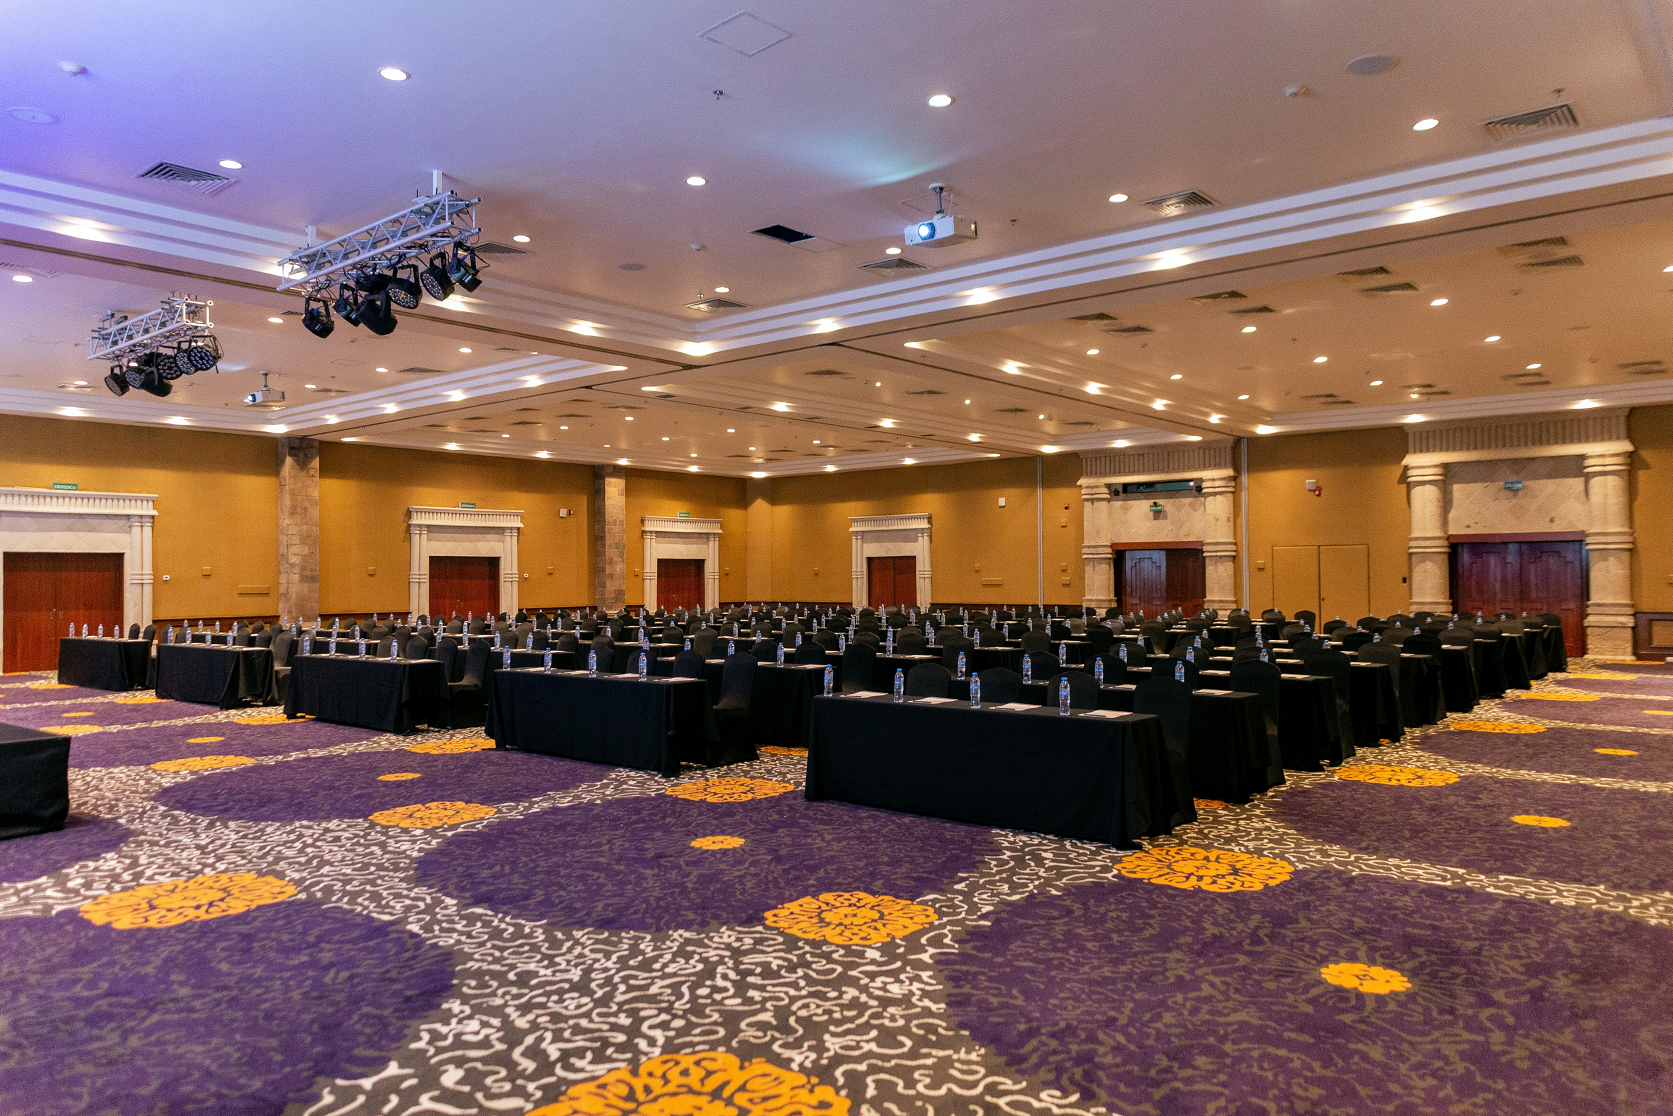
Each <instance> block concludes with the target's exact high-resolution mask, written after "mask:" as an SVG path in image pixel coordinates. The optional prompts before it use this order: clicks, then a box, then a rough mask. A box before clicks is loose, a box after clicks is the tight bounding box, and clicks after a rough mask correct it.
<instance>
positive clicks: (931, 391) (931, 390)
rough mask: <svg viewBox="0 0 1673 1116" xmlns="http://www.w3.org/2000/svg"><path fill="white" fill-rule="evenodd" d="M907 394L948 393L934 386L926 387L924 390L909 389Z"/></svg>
mask: <svg viewBox="0 0 1673 1116" xmlns="http://www.w3.org/2000/svg"><path fill="white" fill-rule="evenodd" d="M906 394H907V395H946V394H947V393H946V392H944V391H936V390H935V389H934V388H924V389H923V390H922V391H909V392H907V393H906Z"/></svg>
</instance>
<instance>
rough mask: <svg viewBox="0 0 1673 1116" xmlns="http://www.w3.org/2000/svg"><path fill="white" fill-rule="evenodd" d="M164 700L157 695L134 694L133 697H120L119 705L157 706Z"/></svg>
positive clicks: (117, 700)
mask: <svg viewBox="0 0 1673 1116" xmlns="http://www.w3.org/2000/svg"><path fill="white" fill-rule="evenodd" d="M162 700H163V699H162V698H160V697H158V696H157V695H156V694H134V695H133V696H132V697H119V698H117V699H116V704H117V705H156V704H157V703H159V702H161V701H162Z"/></svg>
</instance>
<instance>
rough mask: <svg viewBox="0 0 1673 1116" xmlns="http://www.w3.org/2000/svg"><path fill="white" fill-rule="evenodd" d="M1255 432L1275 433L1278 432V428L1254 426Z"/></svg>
mask: <svg viewBox="0 0 1673 1116" xmlns="http://www.w3.org/2000/svg"><path fill="white" fill-rule="evenodd" d="M1255 433H1256V434H1276V433H1278V428H1277V427H1276V426H1257V427H1255Z"/></svg>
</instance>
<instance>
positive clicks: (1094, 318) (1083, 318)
mask: <svg viewBox="0 0 1673 1116" xmlns="http://www.w3.org/2000/svg"><path fill="white" fill-rule="evenodd" d="M1069 320H1070V321H1071V322H1113V321H1115V315H1114V314H1106V313H1104V312H1103V311H1102V310H1100V311H1098V312H1097V313H1096V314H1077V315H1075V316H1074V317H1072V318H1070V319H1069Z"/></svg>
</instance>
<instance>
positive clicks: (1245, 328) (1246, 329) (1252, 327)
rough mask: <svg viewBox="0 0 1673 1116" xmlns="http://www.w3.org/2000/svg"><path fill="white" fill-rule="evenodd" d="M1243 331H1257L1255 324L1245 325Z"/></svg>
mask: <svg viewBox="0 0 1673 1116" xmlns="http://www.w3.org/2000/svg"><path fill="white" fill-rule="evenodd" d="M1243 332H1244V333H1253V332H1255V327H1254V326H1244V327H1243Z"/></svg>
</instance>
